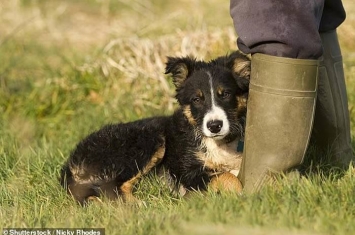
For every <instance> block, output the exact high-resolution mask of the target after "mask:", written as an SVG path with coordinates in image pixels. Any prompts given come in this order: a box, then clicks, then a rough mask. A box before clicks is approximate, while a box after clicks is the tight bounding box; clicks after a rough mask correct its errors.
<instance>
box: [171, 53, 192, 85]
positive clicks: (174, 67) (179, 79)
mask: <svg viewBox="0 0 355 235" xmlns="http://www.w3.org/2000/svg"><path fill="white" fill-rule="evenodd" d="M195 63H196V59H193V58H191V57H181V58H180V57H168V61H167V62H166V67H165V74H169V73H171V74H172V76H173V83H174V85H175V87H176V88H180V87H181V85H182V83H183V82H184V81H185V80H186V79H187V78H188V77H189V76H190V75H191V74H192V72H193V70H194V67H195Z"/></svg>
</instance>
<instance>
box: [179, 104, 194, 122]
mask: <svg viewBox="0 0 355 235" xmlns="http://www.w3.org/2000/svg"><path fill="white" fill-rule="evenodd" d="M182 112H183V113H184V115H185V117H186V118H187V120H188V122H189V123H190V124H191V125H197V123H196V120H195V119H194V117H193V116H192V113H191V107H190V105H186V106H185V107H184V108H183V111H182Z"/></svg>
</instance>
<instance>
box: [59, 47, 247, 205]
mask: <svg viewBox="0 0 355 235" xmlns="http://www.w3.org/2000/svg"><path fill="white" fill-rule="evenodd" d="M243 63H244V64H243ZM166 73H167V74H172V78H173V82H174V84H175V86H176V99H177V100H178V102H179V105H180V106H179V108H178V109H177V110H176V111H175V112H174V114H173V115H171V116H168V117H153V118H149V119H142V120H139V121H135V122H131V123H126V124H115V125H107V126H105V127H103V128H102V129H101V130H99V131H97V132H94V133H92V134H91V135H89V136H88V137H86V138H85V139H84V140H82V141H81V142H80V143H79V144H78V145H77V147H76V149H75V150H74V151H73V152H72V153H71V155H70V158H69V159H68V161H67V163H66V164H65V165H64V166H63V168H62V171H61V184H62V186H63V187H64V188H66V189H67V190H68V192H69V193H70V194H71V195H73V197H74V198H75V199H76V200H77V201H79V202H80V203H85V202H86V201H87V199H88V198H89V197H91V196H96V197H98V196H100V195H101V194H105V195H106V196H107V197H109V198H112V199H114V198H116V197H118V196H123V199H125V200H130V199H131V198H132V197H133V196H132V195H131V190H132V185H133V184H134V183H135V182H136V180H138V179H139V178H140V177H141V175H143V174H145V173H147V172H149V171H150V170H151V169H152V168H153V167H157V166H158V167H159V169H162V168H164V169H165V170H166V171H167V172H168V174H169V175H170V177H171V178H172V179H174V182H175V186H179V185H182V186H183V188H184V189H186V190H204V189H206V187H207V185H208V182H209V181H210V179H211V177H212V176H213V175H214V173H215V172H219V171H230V170H234V168H235V167H236V165H235V163H234V159H233V158H234V155H233V154H234V153H231V154H230V156H229V155H228V154H229V152H228V151H229V149H227V148H236V146H235V145H234V144H235V143H236V142H237V140H239V139H240V138H241V137H242V136H243V133H244V128H243V127H244V120H245V114H246V104H244V103H241V100H243V99H245V97H246V94H247V92H248V84H249V74H250V61H249V59H248V58H247V57H246V56H244V55H242V54H241V53H239V52H234V53H232V54H231V55H228V56H224V57H219V58H217V59H215V60H212V61H210V62H204V61H197V60H195V59H193V58H191V57H182V58H175V57H174V58H173V57H169V58H168V62H167V64H166ZM211 84H212V86H213V89H216V92H217V93H216V95H215V96H213V97H211V94H214V93H211V92H210V91H211ZM212 100H213V102H214V105H217V106H218V107H219V108H220V109H222V110H223V112H224V113H225V116H226V119H228V125H229V130H228V134H226V135H225V136H222V137H220V136H218V134H219V132H218V130H219V129H218V128H219V127H218V128H217V130H214V129H216V127H213V126H212V125H215V123H213V122H215V120H211V121H209V124H210V127H209V128H211V129H210V130H211V134H213V135H214V134H216V136H215V137H208V136H206V135H205V132H206V130H208V128H207V129H206V127H203V126H204V124H205V123H204V118H205V117H206V113H208V112H209V111H210V110H211V106H212V103H211V102H212ZM223 112H222V113H223ZM225 125H227V123H225ZM211 126H212V127H211ZM204 128H205V129H204ZM213 128H214V129H213ZM232 143H233V144H232ZM211 146H217V148H221V151H225V150H228V151H225V152H226V154H225V155H226V158H225V159H222V162H220V161H221V160H220V159H213V158H214V157H215V154H216V153H215V152H216V151H215V150H214V149H211ZM218 151H219V150H218ZM218 151H217V152H218ZM222 155H223V154H222ZM223 156H224V155H223ZM230 159H232V162H233V163H231V164H230V165H229V162H228V161H230ZM224 160H225V161H226V162H223V161H224ZM236 170H238V169H236Z"/></svg>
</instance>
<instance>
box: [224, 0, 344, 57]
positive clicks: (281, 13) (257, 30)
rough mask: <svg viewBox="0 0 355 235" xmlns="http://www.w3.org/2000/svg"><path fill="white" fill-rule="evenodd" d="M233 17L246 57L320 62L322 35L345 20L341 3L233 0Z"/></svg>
mask: <svg viewBox="0 0 355 235" xmlns="http://www.w3.org/2000/svg"><path fill="white" fill-rule="evenodd" d="M230 13H231V16H232V19H233V22H234V27H235V30H236V32H237V34H238V40H237V44H238V47H239V49H240V50H241V51H243V52H244V53H246V54H254V53H263V54H268V55H274V56H281V57H290V58H298V59H318V58H319V57H320V56H321V55H322V53H323V51H322V43H321V39H320V35H319V33H321V32H326V31H329V30H334V29H336V28H337V27H338V26H339V25H340V24H341V23H342V22H343V21H344V20H345V11H344V8H343V4H342V2H341V0H279V1H277V0H231V2H230Z"/></svg>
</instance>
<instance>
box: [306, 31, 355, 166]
mask: <svg viewBox="0 0 355 235" xmlns="http://www.w3.org/2000/svg"><path fill="white" fill-rule="evenodd" d="M321 38H322V45H323V51H324V52H323V56H322V59H321V66H320V69H319V85H318V95H317V104H316V112H315V120H314V128H313V133H312V139H313V141H314V143H315V145H316V147H317V150H322V151H324V153H323V154H325V156H326V157H329V156H330V160H331V161H332V162H333V164H335V165H338V166H340V167H342V168H347V167H348V166H349V163H350V162H351V161H354V155H353V150H352V147H351V137H350V119H349V110H348V99H347V94H346V85H345V78H344V71H343V61H342V55H341V50H340V46H339V42H338V37H337V34H336V31H335V30H330V31H327V32H323V33H321Z"/></svg>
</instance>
